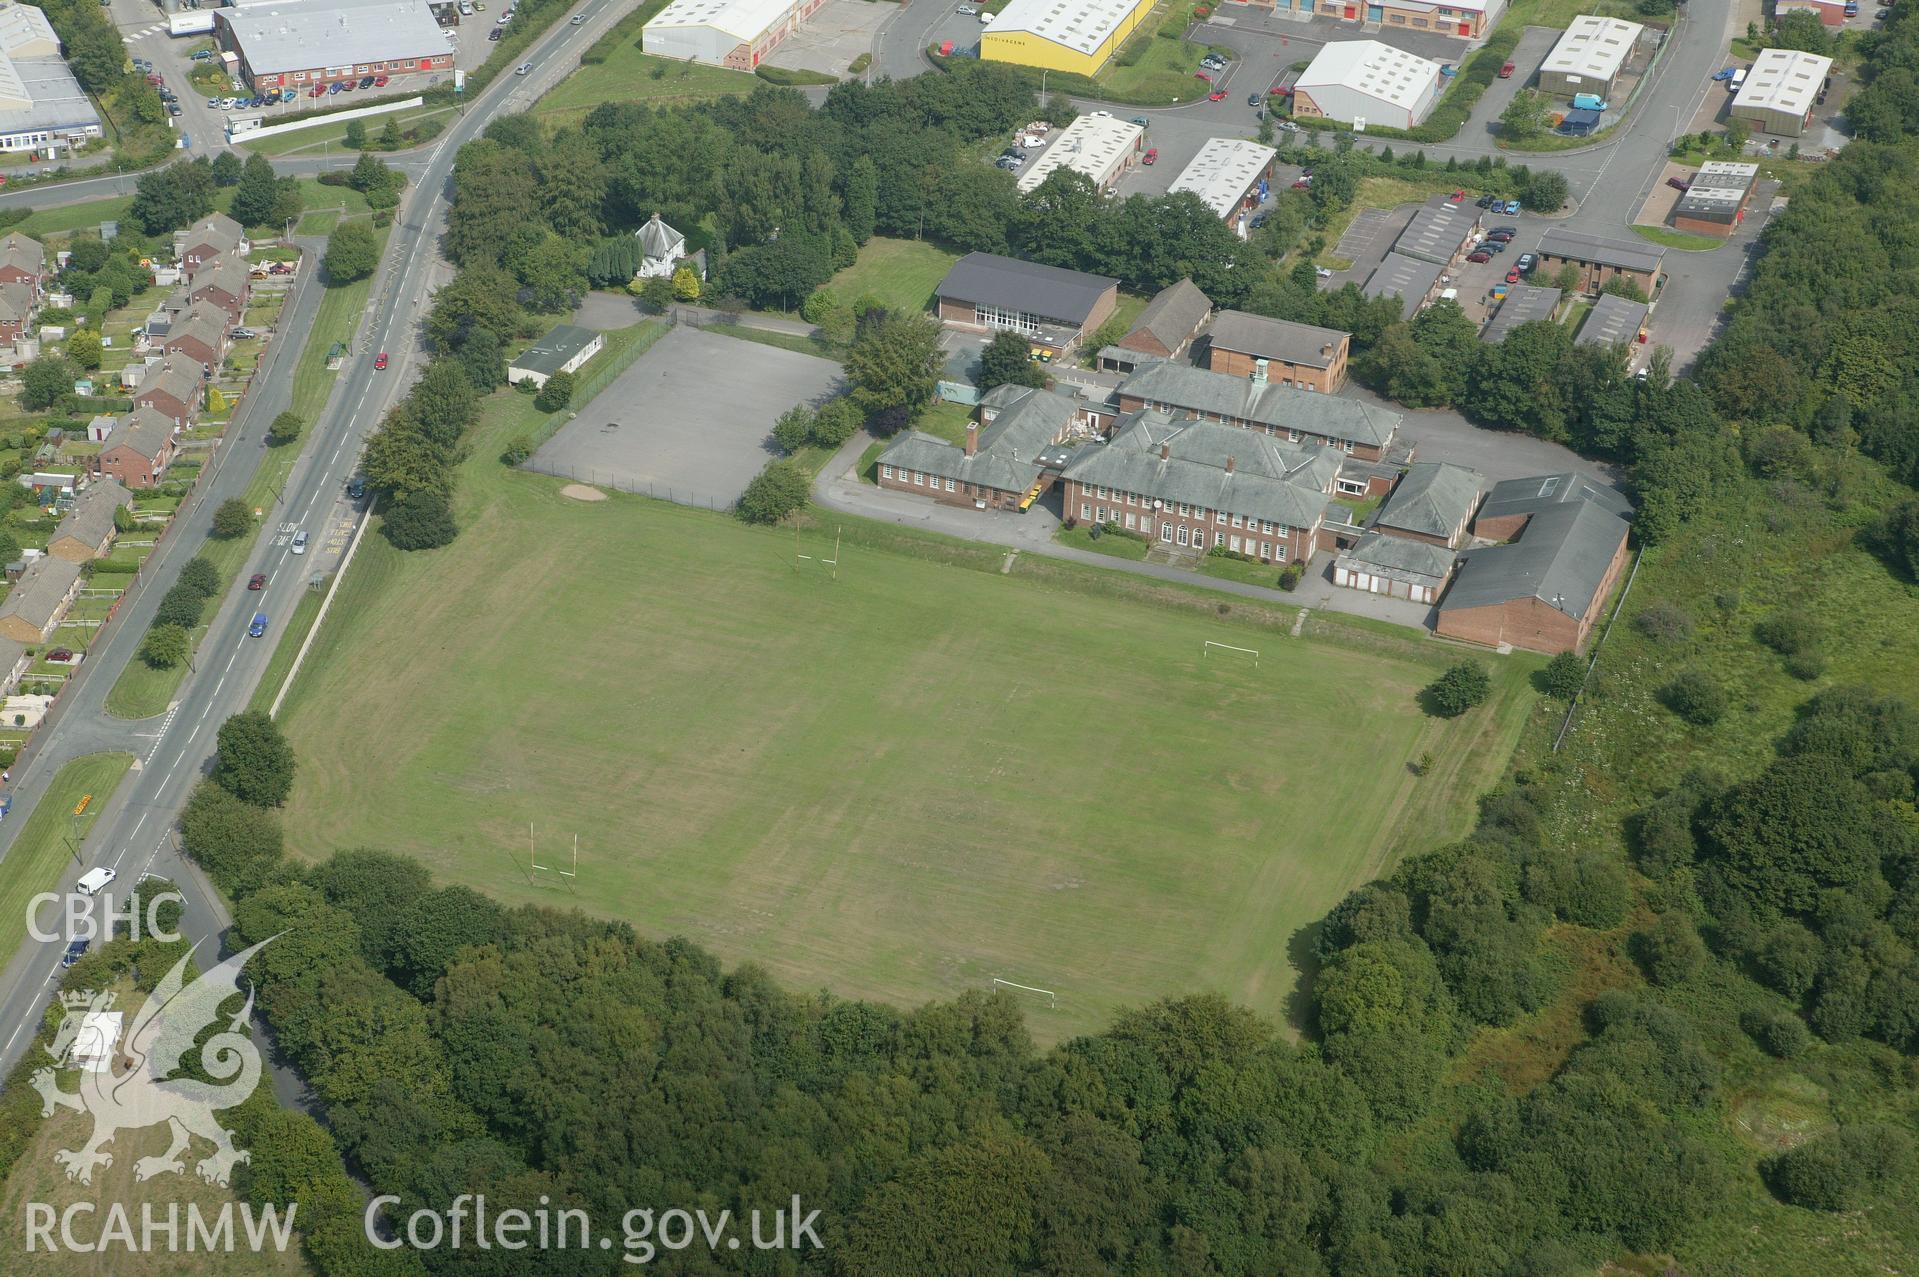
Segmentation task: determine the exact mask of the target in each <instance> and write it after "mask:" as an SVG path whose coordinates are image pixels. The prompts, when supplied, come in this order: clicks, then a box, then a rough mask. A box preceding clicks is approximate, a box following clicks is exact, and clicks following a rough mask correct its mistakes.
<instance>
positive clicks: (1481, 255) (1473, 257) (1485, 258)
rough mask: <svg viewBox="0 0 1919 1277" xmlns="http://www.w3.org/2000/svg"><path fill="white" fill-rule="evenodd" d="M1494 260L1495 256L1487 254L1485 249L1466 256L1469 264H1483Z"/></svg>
mask: <svg viewBox="0 0 1919 1277" xmlns="http://www.w3.org/2000/svg"><path fill="white" fill-rule="evenodd" d="M1492 259H1493V255H1492V254H1491V253H1489V252H1487V251H1486V250H1485V249H1483V248H1482V249H1480V250H1479V251H1478V252H1475V253H1468V254H1466V260H1467V261H1469V262H1479V263H1482V264H1483V263H1486V262H1490V261H1491V260H1492Z"/></svg>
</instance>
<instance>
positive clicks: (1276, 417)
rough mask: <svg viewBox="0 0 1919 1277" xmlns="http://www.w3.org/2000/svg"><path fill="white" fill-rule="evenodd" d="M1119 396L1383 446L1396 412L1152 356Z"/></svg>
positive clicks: (1394, 427) (1389, 436) (1396, 420)
mask: <svg viewBox="0 0 1919 1277" xmlns="http://www.w3.org/2000/svg"><path fill="white" fill-rule="evenodd" d="M1119 393H1120V394H1121V395H1123V396H1130V397H1132V398H1136V399H1141V400H1144V401H1146V403H1147V404H1148V405H1149V406H1153V405H1161V406H1165V407H1167V408H1169V409H1172V410H1174V411H1179V412H1189V413H1193V414H1195V415H1198V416H1202V417H1206V416H1210V417H1218V418H1222V419H1232V420H1236V421H1248V422H1252V423H1254V424H1255V425H1262V426H1277V427H1281V428H1284V429H1288V430H1297V431H1300V432H1301V433H1304V434H1314V435H1319V436H1321V437H1323V438H1327V439H1340V440H1350V441H1351V442H1353V443H1363V444H1369V445H1372V446H1375V447H1384V446H1385V445H1386V444H1387V443H1389V442H1391V440H1392V437H1393V434H1394V432H1396V431H1397V430H1398V429H1399V421H1400V416H1399V414H1398V413H1396V412H1388V411H1387V410H1386V409H1384V408H1375V407H1373V406H1372V405H1371V404H1365V403H1361V402H1360V401H1358V400H1357V399H1343V398H1341V397H1340V396H1338V395H1327V394H1318V393H1315V392H1313V391H1310V390H1300V389H1298V388H1296V387H1293V386H1280V385H1275V384H1273V383H1272V382H1270V381H1268V382H1266V383H1264V384H1262V383H1260V382H1258V381H1255V380H1253V379H1252V378H1250V377H1233V376H1229V375H1227V374H1226V373H1220V372H1211V371H1208V370H1207V369H1204V368H1188V367H1186V366H1185V365H1183V364H1176V363H1170V362H1166V361H1156V362H1154V363H1151V364H1148V365H1147V366H1146V367H1144V368H1141V369H1139V370H1138V371H1136V372H1135V373H1133V375H1132V376H1130V377H1128V378H1127V379H1126V380H1125V381H1124V382H1122V383H1121V384H1120V387H1119Z"/></svg>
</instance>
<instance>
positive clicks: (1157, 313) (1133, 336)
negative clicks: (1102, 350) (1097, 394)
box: [1101, 279, 1213, 372]
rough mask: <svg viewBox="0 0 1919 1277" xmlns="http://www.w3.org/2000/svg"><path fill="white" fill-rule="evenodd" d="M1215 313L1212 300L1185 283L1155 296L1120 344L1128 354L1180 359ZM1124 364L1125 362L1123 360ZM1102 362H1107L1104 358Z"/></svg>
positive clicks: (1186, 280)
mask: <svg viewBox="0 0 1919 1277" xmlns="http://www.w3.org/2000/svg"><path fill="white" fill-rule="evenodd" d="M1212 313H1213V303H1212V300H1211V299H1210V298H1209V297H1207V296H1206V294H1205V293H1202V292H1201V291H1199V286H1198V285H1197V284H1195V283H1193V281H1192V280H1190V279H1182V280H1180V281H1179V282H1178V283H1176V284H1168V285H1167V286H1166V287H1165V288H1162V289H1160V290H1159V291H1158V292H1157V293H1155V294H1153V300H1151V301H1149V302H1147V303H1146V309H1145V310H1142V311H1140V312H1139V318H1138V319H1136V320H1134V321H1133V326H1132V328H1131V329H1130V330H1129V331H1128V332H1127V334H1126V335H1125V336H1124V337H1122V338H1120V339H1119V343H1118V344H1119V346H1120V348H1121V349H1122V350H1124V351H1132V352H1135V353H1138V354H1141V355H1151V356H1154V357H1155V358H1159V359H1173V358H1177V357H1178V356H1179V355H1180V354H1181V353H1182V352H1184V351H1185V349H1186V348H1187V347H1188V346H1189V345H1191V344H1192V341H1193V338H1194V337H1195V336H1197V335H1198V333H1199V330H1200V328H1201V327H1202V326H1203V325H1204V324H1205V323H1206V317H1207V316H1208V315H1210V314H1212ZM1120 361H1121V362H1123V357H1120ZM1101 362H1102V364H1103V363H1105V362H1106V357H1105V355H1104V354H1102V355H1101ZM1134 366H1135V365H1133V364H1131V363H1129V364H1128V366H1127V367H1125V368H1117V367H1116V368H1115V369H1114V371H1120V372H1131V371H1132V369H1133V367H1134Z"/></svg>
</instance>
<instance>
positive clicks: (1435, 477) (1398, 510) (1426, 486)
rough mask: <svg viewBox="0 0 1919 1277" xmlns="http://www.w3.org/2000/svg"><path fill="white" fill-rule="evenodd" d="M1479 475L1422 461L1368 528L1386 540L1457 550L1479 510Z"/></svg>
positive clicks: (1466, 538) (1458, 468)
mask: <svg viewBox="0 0 1919 1277" xmlns="http://www.w3.org/2000/svg"><path fill="white" fill-rule="evenodd" d="M1479 483H1480V474H1479V472H1478V471H1477V470H1468V469H1466V468H1465V467H1464V466H1455V465H1451V464H1448V463H1445V462H1437V461H1422V462H1420V463H1418V464H1417V465H1415V466H1413V468H1412V469H1410V470H1408V471H1407V472H1406V475H1405V477H1404V478H1402V479H1401V480H1400V481H1399V485H1398V486H1397V487H1395V488H1394V489H1393V492H1392V495H1391V496H1389V497H1387V498H1386V503H1385V504H1384V505H1382V506H1380V508H1379V511H1378V513H1377V514H1375V515H1374V516H1373V521H1372V528H1373V530H1374V531H1376V532H1381V533H1384V534H1386V535H1388V536H1395V537H1401V538H1403V539H1405V540H1408V541H1424V542H1425V543H1427V544H1428V545H1437V546H1443V547H1444V548H1446V549H1449V550H1457V549H1458V548H1459V547H1460V546H1462V545H1464V544H1466V542H1467V541H1468V540H1469V539H1470V538H1469V536H1468V534H1467V529H1468V528H1469V527H1470V526H1471V524H1472V520H1473V512H1474V511H1475V510H1477V509H1478V508H1479Z"/></svg>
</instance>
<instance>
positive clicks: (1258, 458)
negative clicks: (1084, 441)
mask: <svg viewBox="0 0 1919 1277" xmlns="http://www.w3.org/2000/svg"><path fill="white" fill-rule="evenodd" d="M1173 442H1176V443H1177V446H1176V447H1175V448H1174V449H1173V451H1174V453H1175V455H1176V456H1177V457H1178V458H1180V459H1183V460H1186V461H1191V462H1196V463H1198V464H1200V465H1209V466H1218V467H1220V468H1221V469H1224V468H1225V466H1226V463H1227V461H1229V460H1230V461H1232V463H1233V468H1234V470H1235V472H1237V473H1240V474H1254V475H1262V476H1264V477H1266V478H1268V479H1284V480H1286V481H1287V482H1289V483H1293V484H1298V485H1302V486H1304V487H1307V488H1310V489H1312V490H1313V491H1314V492H1330V491H1332V487H1333V480H1334V479H1336V478H1338V477H1339V472H1340V468H1341V467H1342V466H1343V465H1344V464H1345V462H1346V454H1345V453H1343V452H1341V451H1340V450H1339V449H1337V448H1331V447H1325V446H1312V445H1302V444H1296V443H1287V442H1286V441H1285V440H1284V439H1281V438H1280V437H1279V436H1277V435H1269V434H1267V433H1265V432H1264V431H1259V430H1242V429H1240V428H1239V427H1238V426H1228V425H1225V424H1223V423H1221V422H1217V421H1195V420H1193V419H1192V418H1191V417H1175V416H1173V415H1171V414H1170V413H1164V412H1160V411H1158V410H1156V409H1151V408H1147V409H1141V410H1139V411H1136V412H1131V413H1128V414H1126V416H1125V417H1123V418H1122V419H1121V420H1120V423H1119V426H1118V428H1117V429H1116V430H1115V431H1114V432H1113V437H1112V439H1111V440H1110V441H1109V442H1108V443H1107V444H1106V445H1105V446H1106V448H1107V450H1108V451H1111V450H1113V449H1115V448H1117V449H1119V450H1121V451H1124V450H1126V449H1128V448H1133V449H1142V450H1144V451H1147V452H1151V453H1153V454H1154V455H1158V452H1159V449H1160V447H1161V446H1162V445H1164V444H1168V443H1173Z"/></svg>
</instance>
